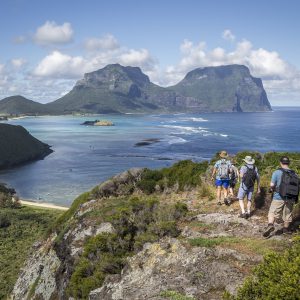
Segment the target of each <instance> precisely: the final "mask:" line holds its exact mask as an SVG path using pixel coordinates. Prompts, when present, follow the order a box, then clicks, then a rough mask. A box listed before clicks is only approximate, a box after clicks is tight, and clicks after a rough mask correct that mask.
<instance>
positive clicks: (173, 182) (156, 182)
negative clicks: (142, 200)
mask: <svg viewBox="0 0 300 300" xmlns="http://www.w3.org/2000/svg"><path fill="white" fill-rule="evenodd" d="M207 167H208V162H207V161H205V162H201V163H195V162H192V161H191V160H183V161H180V162H178V163H175V164H174V165H173V166H171V167H169V168H164V169H160V170H149V169H146V171H145V172H144V173H143V175H142V179H141V181H140V182H139V183H138V187H139V188H140V189H141V190H142V191H143V192H144V193H146V194H151V193H153V192H155V191H156V190H158V191H163V190H165V189H167V188H174V187H176V191H183V190H184V189H188V188H191V187H195V186H197V185H201V176H202V175H203V174H204V173H205V172H206V170H207Z"/></svg>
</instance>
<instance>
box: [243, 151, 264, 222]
mask: <svg viewBox="0 0 300 300" xmlns="http://www.w3.org/2000/svg"><path fill="white" fill-rule="evenodd" d="M243 161H244V162H245V165H243V166H242V167H241V169H240V179H241V180H240V182H241V184H240V187H239V191H238V198H239V204H240V207H241V211H242V212H241V214H240V217H241V218H245V219H248V218H249V217H250V215H251V203H252V202H251V200H252V194H253V191H254V184H255V181H257V193H260V178H259V173H258V169H257V167H256V166H255V165H254V163H255V160H254V159H253V158H252V157H251V156H246V157H245V158H244V159H243ZM245 196H246V197H247V212H246V211H245V206H244V198H245Z"/></svg>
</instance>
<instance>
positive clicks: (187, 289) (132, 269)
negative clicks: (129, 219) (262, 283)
mask: <svg viewBox="0 0 300 300" xmlns="http://www.w3.org/2000/svg"><path fill="white" fill-rule="evenodd" d="M243 263H247V264H249V263H251V264H253V257H251V256H247V255H241V254H240V253H236V251H232V250H229V249H228V250H227V249H222V248H216V249H210V248H205V247H195V248H188V247H186V245H184V244H183V243H181V242H180V241H179V240H177V239H171V238H166V239H164V240H162V241H160V242H159V243H154V244H146V245H145V246H144V249H143V250H142V251H141V252H139V253H138V254H136V255H135V256H134V257H132V258H130V259H128V266H127V268H126V269H125V270H124V271H123V272H122V274H121V275H120V276H114V277H110V278H107V280H106V282H105V283H104V284H103V286H102V287H101V288H99V289H96V290H94V291H92V292H91V293H90V297H89V299H90V300H100V299H101V300H134V299H136V300H142V299H145V300H146V299H155V300H163V299H166V297H163V295H164V293H165V292H166V291H175V292H177V293H178V294H181V295H185V296H189V297H192V299H221V297H222V293H223V291H224V290H227V291H229V292H230V293H234V292H235V290H236V288H237V286H239V285H240V284H241V282H242V281H243V278H244V276H245V275H244V273H243V272H242V270H241V269H240V268H239V265H240V264H243Z"/></svg>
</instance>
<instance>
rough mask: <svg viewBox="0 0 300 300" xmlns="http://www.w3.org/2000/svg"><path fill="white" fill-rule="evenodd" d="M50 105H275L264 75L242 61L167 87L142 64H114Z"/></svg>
mask: <svg viewBox="0 0 300 300" xmlns="http://www.w3.org/2000/svg"><path fill="white" fill-rule="evenodd" d="M48 106H49V107H51V108H52V109H53V110H58V111H61V112H64V113H69V112H73V111H82V112H98V113H107V112H108V113H110V112H118V113H126V112H148V111H161V112H182V111H185V112H205V111H207V112H211V111H221V112H232V111H238V112H242V111H268V110H271V106H270V103H269V101H268V98H267V95H266V92H265V90H264V88H263V85H262V81H261V79H259V78H255V77H252V76H251V74H250V71H249V69H248V68H247V67H245V66H242V65H228V66H220V67H207V68H198V69H195V70H193V71H191V72H189V73H188V74H187V75H186V76H185V78H184V79H183V80H182V81H181V82H179V83H178V84H176V85H175V86H172V87H167V88H163V87H160V86H158V85H156V84H154V83H152V82H151V81H150V80H149V77H148V76H147V75H145V74H144V73H142V71H141V70H140V68H137V67H123V66H121V65H119V64H114V65H108V66H106V67H105V68H103V69H100V70H98V71H95V72H91V73H87V74H85V75H84V78H83V79H81V80H79V81H78V82H77V83H76V85H75V87H74V88H73V89H72V91H71V92H70V93H68V94H67V95H65V96H64V97H62V98H60V99H58V100H56V101H54V102H52V103H50V104H48Z"/></svg>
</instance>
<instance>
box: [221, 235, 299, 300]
mask: <svg viewBox="0 0 300 300" xmlns="http://www.w3.org/2000/svg"><path fill="white" fill-rule="evenodd" d="M299 282H300V236H299V235H298V236H297V237H296V238H295V240H294V243H293V246H292V247H291V248H289V249H288V250H286V251H285V252H283V253H274V252H270V253H269V254H267V255H266V256H265V257H264V261H263V263H261V264H260V265H258V266H257V267H256V268H255V270H254V273H253V275H252V276H251V277H249V278H248V279H247V280H246V281H245V283H244V285H243V286H242V287H241V288H240V289H239V290H238V293H237V296H231V295H229V294H228V293H227V294H226V295H224V298H225V299H231V300H259V299H264V300H281V299H285V300H296V299H299Z"/></svg>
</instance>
